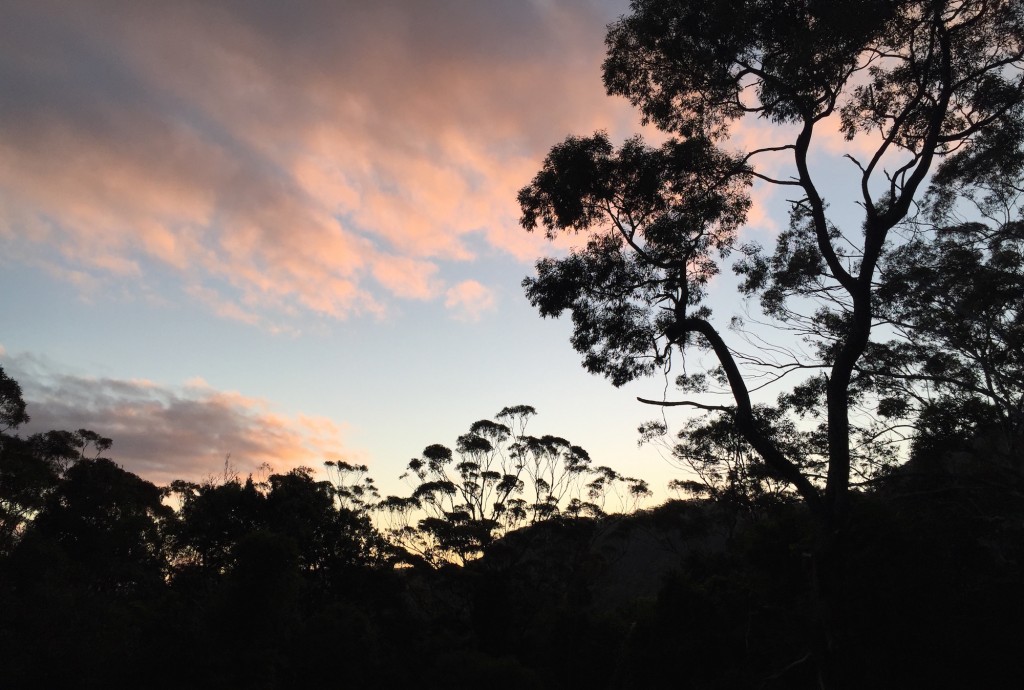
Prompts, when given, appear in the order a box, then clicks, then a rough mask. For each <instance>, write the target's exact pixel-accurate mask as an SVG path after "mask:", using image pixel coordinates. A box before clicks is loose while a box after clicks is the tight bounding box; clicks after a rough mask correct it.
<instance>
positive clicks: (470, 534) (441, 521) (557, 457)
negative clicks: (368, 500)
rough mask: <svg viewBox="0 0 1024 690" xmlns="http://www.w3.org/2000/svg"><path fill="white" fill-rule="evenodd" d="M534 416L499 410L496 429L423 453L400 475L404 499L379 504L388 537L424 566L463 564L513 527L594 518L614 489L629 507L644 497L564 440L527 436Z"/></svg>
mask: <svg viewBox="0 0 1024 690" xmlns="http://www.w3.org/2000/svg"><path fill="white" fill-rule="evenodd" d="M535 414H536V410H534V408H532V407H530V406H529V405H515V406H512V407H505V408H503V409H502V410H501V411H500V412H498V414H497V415H496V416H495V419H496V420H497V421H492V420H489V419H483V420H480V421H477V422H474V423H473V424H472V425H471V426H470V429H469V433H466V434H463V435H462V436H459V438H458V440H457V442H456V445H455V452H454V453H453V452H452V450H451V449H450V448H448V447H446V446H443V445H440V444H433V445H430V446H427V447H426V448H425V449H424V450H423V456H422V457H421V458H413V459H412V460H411V461H410V462H409V465H408V471H407V472H406V473H405V474H404V475H402V477H403V478H406V479H410V480H412V481H413V482H414V483H415V488H414V490H413V493H412V495H411V496H409V497H405V498H403V497H397V496H388V497H387V498H386V499H384V500H383V501H382V502H381V503H380V504H379V507H380V508H381V509H383V511H384V514H385V516H387V518H388V519H389V520H390V521H391V522H392V526H391V527H390V528H389V529H388V534H389V535H390V537H391V538H392V539H393V540H394V541H396V542H397V543H398V544H400V545H402V546H403V547H404V548H406V549H408V550H411V551H413V552H415V553H418V554H420V555H422V556H424V557H426V558H427V559H428V560H429V561H430V562H432V563H435V564H440V563H444V562H449V561H452V560H456V561H462V562H465V561H466V560H468V559H470V558H473V557H475V556H477V555H478V554H479V552H480V550H481V549H482V548H484V547H485V546H487V545H488V544H489V543H490V542H491V541H493V540H494V539H495V538H496V537H498V536H500V535H502V534H505V533H507V532H509V531H511V530H513V529H516V528H517V527H521V526H525V525H529V524H534V523H536V522H540V521H543V520H547V519H551V518H553V517H557V516H560V515H563V514H564V515H567V516H570V517H578V516H580V515H583V514H590V515H593V516H597V515H600V514H602V513H603V511H602V508H601V505H600V504H601V503H602V502H603V501H602V499H603V497H604V496H605V494H606V493H608V492H609V490H611V491H612V492H614V491H616V490H617V488H618V486H620V485H624V486H625V487H626V491H627V493H628V495H630V496H631V497H633V498H634V499H637V500H639V498H642V497H644V496H646V495H648V494H649V492H648V491H647V485H646V483H644V482H643V481H641V480H638V479H633V478H631V477H622V476H621V475H619V474H618V473H616V472H615V471H614V470H611V469H610V468H607V467H597V468H593V467H592V466H591V461H590V456H589V455H588V454H587V452H586V451H585V450H584V449H582V448H580V447H579V446H575V445H573V444H571V443H570V442H569V441H567V440H565V439H564V438H561V437H558V436H551V435H545V436H540V437H537V436H530V435H528V434H527V433H526V427H527V424H528V423H529V420H530V419H531V418H532V417H533V416H534V415H535ZM588 478H589V479H590V481H589V482H587V481H586V480H587V479H588ZM584 490H585V493H584ZM417 518H419V519H418V522H417V525H418V529H417V528H414V527H413V526H412V522H413V521H414V520H417Z"/></svg>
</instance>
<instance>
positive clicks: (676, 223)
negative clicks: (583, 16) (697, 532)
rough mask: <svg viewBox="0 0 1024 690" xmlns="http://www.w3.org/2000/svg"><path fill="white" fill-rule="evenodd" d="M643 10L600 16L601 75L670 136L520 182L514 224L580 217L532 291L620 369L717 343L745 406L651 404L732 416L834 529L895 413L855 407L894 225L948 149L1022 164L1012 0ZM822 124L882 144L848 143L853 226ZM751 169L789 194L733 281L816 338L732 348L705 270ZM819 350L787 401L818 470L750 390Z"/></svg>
mask: <svg viewBox="0 0 1024 690" xmlns="http://www.w3.org/2000/svg"><path fill="white" fill-rule="evenodd" d="M631 10H632V11H631V14H629V15H627V16H625V17H623V18H621V19H620V20H619V21H617V22H615V23H614V24H612V25H611V26H610V28H609V32H608V37H607V45H608V57H607V59H606V61H605V64H604V81H605V85H606V87H607V88H608V91H609V93H610V94H613V95H622V96H625V97H626V98H628V99H629V100H630V101H631V102H632V103H633V104H634V105H636V106H637V107H639V108H640V110H641V112H642V113H643V116H644V118H645V119H646V120H647V121H649V122H652V123H654V124H655V125H657V126H658V127H659V128H660V129H662V130H663V131H665V132H666V133H668V134H670V135H672V136H671V138H670V139H669V140H668V142H667V143H665V144H664V145H662V146H661V147H660V148H656V149H655V148H651V147H647V146H645V145H643V144H642V143H641V142H640V141H639V140H636V139H631V140H629V141H627V142H626V143H625V144H624V145H623V146H622V147H621V148H619V149H618V150H615V149H614V147H613V146H612V145H611V144H610V142H609V141H608V139H607V136H606V135H604V134H601V133H599V134H597V135H595V136H593V137H591V138H580V137H570V138H569V139H567V140H566V141H565V142H563V143H562V144H559V145H557V146H555V147H554V148H552V150H551V153H550V154H549V155H548V157H547V159H546V160H545V162H544V165H543V167H542V169H541V171H540V172H539V173H538V174H537V176H536V177H535V178H534V180H533V181H532V182H531V183H530V184H529V185H528V186H527V187H525V188H524V189H523V190H522V191H521V192H520V195H519V201H520V205H521V207H522V212H523V215H522V224H523V226H524V227H525V228H526V229H527V230H534V229H536V228H538V227H542V228H543V229H544V231H545V232H546V234H547V235H548V236H549V237H554V236H556V235H559V234H561V233H580V232H583V233H586V234H587V242H586V245H585V247H584V248H582V249H576V250H573V251H572V252H570V253H569V255H568V256H566V257H563V258H550V259H542V260H540V261H539V262H538V263H537V275H536V277H534V278H528V279H527V280H526V281H524V287H525V289H526V294H527V296H528V297H529V299H530V301H531V302H532V303H533V305H534V306H536V307H537V308H538V310H539V311H540V313H541V315H543V316H558V315H560V314H561V313H563V312H565V311H569V312H570V313H571V314H572V319H573V325H574V331H573V336H572V344H573V346H574V347H575V348H576V349H577V350H578V351H579V352H580V353H581V354H582V355H583V364H584V366H585V367H586V368H587V369H588V370H590V371H593V372H596V373H601V374H603V375H605V376H607V377H608V378H609V379H611V381H612V383H614V384H616V385H621V384H623V383H625V382H627V381H629V380H632V379H634V378H636V377H638V376H643V375H647V374H650V373H653V372H654V371H657V370H658V369H659V368H667V366H668V364H669V363H670V362H671V360H672V357H673V355H676V356H678V355H684V354H685V353H686V352H687V351H688V350H691V349H692V348H693V347H697V348H700V349H705V350H710V351H712V352H713V355H714V357H715V359H716V360H717V367H715V368H714V370H713V372H712V373H714V374H715V378H716V379H717V380H718V381H720V382H721V383H722V384H723V385H724V387H725V388H726V390H727V391H728V392H729V393H730V395H731V398H732V404H730V405H712V404H708V403H705V402H701V401H699V400H683V401H661V402H660V403H659V402H658V401H651V402H654V403H655V404H662V405H670V406H671V405H682V406H688V407H693V408H697V409H704V410H706V411H712V412H721V413H725V414H727V415H728V416H729V418H730V419H731V420H732V421H733V423H734V425H735V428H736V429H737V431H738V432H739V433H740V434H741V435H742V436H743V438H744V440H745V443H746V444H747V445H749V447H750V448H752V449H753V450H754V451H756V453H757V455H758V456H760V458H761V459H762V460H763V461H764V462H765V463H766V465H767V466H768V467H769V468H770V471H771V473H772V474H773V475H774V476H776V477H779V478H782V479H784V480H785V481H786V482H787V483H788V484H790V485H791V486H792V487H793V488H794V489H795V490H796V491H797V492H798V493H799V494H800V495H801V497H802V498H803V499H804V501H805V503H806V504H807V505H808V506H809V508H810V509H811V510H812V512H813V513H814V514H815V515H816V516H817V519H818V520H819V522H820V523H821V524H822V525H823V526H826V527H827V528H828V530H833V529H835V528H841V527H842V525H843V524H844V523H845V520H846V512H847V506H848V502H849V493H850V484H851V475H852V474H853V473H854V472H860V473H862V474H863V475H864V476H865V477H868V478H870V477H871V476H874V471H875V470H876V469H877V467H861V462H862V460H864V459H865V458H867V459H869V460H871V461H872V462H876V463H877V462H878V461H877V459H872V458H871V454H872V453H873V452H874V451H876V450H879V449H880V448H884V443H881V442H879V439H880V437H881V436H884V434H885V432H886V427H885V425H884V424H877V423H876V422H875V421H874V420H873V419H872V418H871V417H867V418H866V421H864V420H862V419H861V418H860V417H859V416H858V414H859V413H858V411H859V410H861V409H862V408H863V405H864V403H865V395H866V394H867V393H868V392H869V391H871V390H873V389H872V385H873V384H872V382H871V381H870V380H869V377H867V376H863V377H861V376H860V373H859V372H860V367H861V366H862V365H867V366H871V362H870V357H871V356H872V354H873V352H872V345H871V342H872V341H871V338H872V329H873V328H874V327H875V326H877V324H878V323H879V321H881V320H884V319H885V314H884V313H883V312H882V310H881V308H880V306H879V305H880V304H881V303H882V297H881V295H880V292H879V289H880V287H879V281H878V280H877V278H878V275H879V271H880V270H882V267H883V266H893V267H895V266H896V265H897V264H895V263H886V257H887V253H888V252H890V251H891V246H890V244H888V242H889V240H890V239H891V235H892V232H891V231H892V230H893V229H894V228H895V227H897V226H898V225H899V224H900V223H901V222H903V221H904V219H905V218H906V216H907V214H908V212H909V210H910V209H911V208H912V206H913V205H914V204H915V202H916V201H918V200H919V199H920V198H921V194H922V192H923V189H924V185H925V184H926V180H927V179H928V176H929V174H930V173H931V172H933V171H934V170H935V169H936V164H940V165H939V167H938V171H939V174H940V180H939V183H940V184H941V183H945V184H956V183H957V181H958V180H959V181H961V182H962V181H963V180H965V179H967V178H968V177H970V178H971V179H975V180H979V179H984V180H991V179H993V177H994V176H993V175H992V171H994V170H996V169H1004V170H1012V169H1016V168H1015V167H1014V166H1016V167H1017V168H1019V167H1020V153H1019V150H1020V149H1019V146H1018V144H1019V142H1020V140H1021V132H1022V131H1024V125H1022V124H1021V123H1022V121H1024V98H1022V96H1024V16H1022V12H1021V11H1020V6H1019V3H1016V2H1010V1H1001V2H1000V1H997V2H987V1H983V0H964V1H961V2H953V1H942V2H931V1H930V0H929V1H928V2H925V1H924V0H900V1H897V2H892V1H889V0H855V1H852V2H830V1H825V0H822V1H814V2H803V1H802V0H801V1H799V2H798V1H793V2H789V1H786V2H772V3H766V2H763V1H762V0H720V1H716V2H709V3H689V2H672V1H669V2H666V1H664V0H634V1H633V2H632V3H631ZM753 117H756V118H759V119H760V120H762V121H764V122H766V123H770V124H771V125H773V126H775V129H776V132H777V136H778V137H779V138H781V139H782V140H783V143H781V144H779V145H775V146H765V147H762V148H755V149H751V150H747V151H743V152H739V153H727V152H726V149H725V146H726V144H727V143H728V145H730V146H735V145H736V140H735V139H733V140H728V137H729V135H730V132H731V131H733V130H734V125H735V124H736V123H737V122H738V121H740V120H741V119H743V118H748V120H747V121H748V122H749V119H750V118H753ZM744 124H746V123H744ZM829 129H831V130H832V131H841V132H842V133H843V135H844V136H845V138H846V139H847V140H854V139H857V140H858V142H864V144H865V145H867V146H870V147H871V151H870V153H868V154H867V156H866V157H860V158H858V157H857V156H860V155H861V154H857V155H854V154H853V153H851V154H850V155H848V156H847V158H848V159H849V160H850V163H851V164H852V166H853V169H854V170H855V172H856V174H857V175H858V177H859V180H857V181H856V183H855V184H854V185H853V186H852V188H851V192H852V198H853V200H855V201H856V203H857V204H858V205H859V206H860V208H861V212H862V217H861V220H860V222H859V223H856V224H854V225H853V226H852V227H850V226H849V225H848V224H847V223H845V222H843V218H842V217H841V216H839V215H833V214H832V213H831V212H830V211H829V208H828V205H827V204H826V202H825V200H824V198H823V196H822V192H821V191H820V185H821V184H822V179H821V177H820V176H819V175H817V174H816V173H814V172H813V171H812V169H811V166H810V160H811V157H812V154H813V152H814V149H812V141H815V140H816V137H820V136H822V133H823V132H825V131H828V130H829ZM774 137H775V134H773V138H774ZM727 140H728V141H727ZM1007 143H1010V144H1013V145H1012V146H1009V147H1007V146H1006V144H1007ZM851 151H853V149H851ZM777 154H783V155H785V156H786V157H788V158H789V160H790V161H791V171H792V174H791V176H789V177H775V176H772V175H771V174H769V173H768V172H766V171H767V170H768V169H769V168H767V167H766V164H763V163H762V161H764V160H765V159H766V158H770V157H771V156H773V155H774V156H775V157H776V158H777V157H778V156H777ZM753 183H758V184H769V185H777V186H783V187H785V188H786V189H788V190H790V191H792V192H793V193H795V195H796V196H795V198H794V199H793V201H792V211H791V216H790V227H789V229H788V230H787V231H784V232H782V233H780V235H779V236H778V239H777V243H776V247H775V250H774V252H773V253H765V252H764V250H762V249H761V248H759V247H757V246H754V245H744V246H742V247H741V249H742V255H743V256H742V259H741V261H740V262H739V263H738V264H737V266H736V270H737V271H738V272H739V274H740V276H741V277H742V279H743V285H742V290H743V291H744V292H745V293H746V294H749V295H760V297H761V305H762V309H763V311H764V313H765V314H766V315H767V316H768V317H770V318H771V319H773V320H774V322H775V324H776V325H777V326H779V327H781V328H782V329H784V330H788V331H791V332H792V331H795V332H796V333H797V334H799V335H802V336H804V337H805V338H806V339H807V340H808V341H809V342H810V344H811V345H812V346H813V349H814V356H813V357H807V356H803V355H797V356H795V358H794V359H792V360H786V361H781V362H780V361H776V360H775V359H773V358H772V357H770V356H766V355H765V354H764V353H763V352H753V353H748V354H741V353H739V352H738V351H737V350H736V348H735V347H734V346H732V345H730V344H729V343H728V342H727V339H726V336H725V335H723V331H722V330H721V327H720V326H719V325H717V324H716V322H715V321H714V320H713V315H712V313H711V310H710V307H709V305H708V302H707V299H706V297H707V295H706V285H707V281H708V280H709V279H710V278H711V277H712V276H713V275H715V274H716V273H718V272H719V271H720V270H721V268H720V266H721V262H722V260H723V259H724V257H725V256H726V255H727V254H728V253H729V252H730V250H733V249H735V248H736V233H737V230H738V229H739V228H740V227H741V226H742V225H743V223H744V221H745V219H746V212H747V210H748V208H749V203H750V196H749V195H750V187H751V185H752V184H753ZM807 369H818V370H820V371H821V374H820V375H819V376H814V377H812V378H811V379H809V380H808V381H806V382H805V383H803V384H800V385H798V386H797V387H796V388H795V389H794V392H793V394H788V395H784V396H783V397H782V398H780V404H779V407H780V408H781V409H783V410H785V411H787V413H789V414H794V415H796V416H797V417H803V418H806V419H812V420H813V419H817V420H819V421H818V423H819V424H820V426H819V429H820V431H821V434H822V441H823V442H824V444H823V452H824V458H825V468H824V477H820V478H819V477H818V476H817V475H816V473H815V472H813V471H808V466H809V463H808V458H806V457H804V456H802V455H800V453H799V452H798V451H799V450H800V449H799V447H797V448H793V447H789V448H787V447H784V445H782V444H780V443H779V442H778V439H777V438H775V437H774V436H773V434H772V433H771V432H770V430H769V429H768V428H767V427H766V426H765V425H764V424H763V423H762V422H761V420H760V413H759V412H758V409H757V408H756V406H755V405H754V403H753V402H752V400H751V390H752V387H751V382H752V381H753V380H754V379H752V378H751V377H752V376H757V375H759V372H760V375H765V374H766V375H767V376H768V377H769V378H770V379H775V380H778V379H780V378H782V377H783V376H786V375H788V374H790V373H792V372H799V371H804V370H807ZM688 373H691V374H692V372H688ZM758 385H759V386H760V385H761V384H758ZM863 448H869V449H870V450H871V451H872V452H870V453H869V452H859V449H863ZM883 464H885V463H883ZM810 465H813V463H810Z"/></svg>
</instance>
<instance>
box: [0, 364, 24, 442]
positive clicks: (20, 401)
mask: <svg viewBox="0 0 1024 690" xmlns="http://www.w3.org/2000/svg"><path fill="white" fill-rule="evenodd" d="M27 422H28V414H26V412H25V399H24V398H23V397H22V392H21V386H20V385H19V384H18V382H17V381H15V380H14V379H12V378H10V377H9V376H8V375H7V374H6V373H5V372H4V368H3V367H0V434H5V433H7V432H8V431H10V430H11V429H17V428H18V427H19V426H21V425H22V424H25V423H27ZM2 444H3V437H2V436H0V448H2V447H3V445H2Z"/></svg>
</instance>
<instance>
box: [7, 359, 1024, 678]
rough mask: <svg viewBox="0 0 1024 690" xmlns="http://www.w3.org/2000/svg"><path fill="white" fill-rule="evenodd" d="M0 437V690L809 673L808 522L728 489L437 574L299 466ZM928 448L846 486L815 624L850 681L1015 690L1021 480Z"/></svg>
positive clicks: (982, 442) (577, 516)
mask: <svg viewBox="0 0 1024 690" xmlns="http://www.w3.org/2000/svg"><path fill="white" fill-rule="evenodd" d="M0 378H2V381H3V383H4V385H5V389H6V391H7V392H8V393H17V388H16V384H14V382H13V381H11V380H10V379H7V378H5V377H2V376H0ZM4 401H5V408H4V412H5V422H7V423H8V424H6V425H5V426H9V423H10V422H12V421H19V419H20V418H23V417H24V414H23V412H24V408H23V407H19V406H18V404H17V399H16V398H12V397H11V396H10V395H9V396H7V397H6V398H5V399H4ZM12 401H13V402H12ZM19 410H20V418H19ZM0 443H2V446H0V528H2V533H0V536H2V542H0V660H2V663H0V685H2V686H3V687H5V688H40V687H47V688H60V687H68V688H71V687H73V688H109V687H147V688H164V687H166V688H179V687H183V686H184V687H194V688H205V687H210V688H214V687H216V688H224V687H252V688H289V687H294V688H303V687H328V686H330V687H335V686H337V687H409V686H414V687H424V688H480V687H486V688H516V689H524V688H567V687H568V688H577V687H578V688H659V687H676V688H753V687H765V688H773V687H775V688H804V687H807V688H810V687H817V686H818V684H819V674H818V670H817V667H816V664H815V662H814V650H815V645H816V643H817V642H816V641H817V640H818V637H819V630H818V626H819V625H820V611H819V610H818V608H817V607H818V606H819V599H818V597H816V596H815V593H814V592H813V591H812V587H813V584H814V583H815V581H816V580H815V577H814V573H813V572H812V570H813V568H814V566H815V560H814V559H813V558H812V553H813V550H814V549H815V548H816V527H815V522H814V519H813V515H812V514H811V513H810V512H809V511H808V510H807V509H806V507H805V506H804V505H802V504H801V503H800V502H798V501H797V500H795V499H794V498H792V497H791V496H788V495H786V494H774V493H771V492H766V491H757V490H752V489H751V486H752V485H751V484H750V483H749V482H748V483H747V485H746V486H747V487H748V488H747V489H743V488H741V487H740V485H738V484H733V485H732V487H731V489H730V490H725V491H722V490H720V491H719V492H718V493H717V494H716V498H701V499H693V500H688V501H672V502H668V503H666V504H664V505H661V506H659V507H657V508H654V509H652V510H645V511H637V512H634V513H632V514H629V515H621V514H619V515H603V514H599V513H598V514H596V516H593V515H588V514H584V513H583V512H582V511H558V510H552V511H548V513H547V514H545V515H544V516H543V517H540V518H538V519H536V520H532V521H531V520H526V521H525V523H524V524H525V525H526V526H523V527H520V528H518V529H515V530H512V531H508V532H503V531H500V530H497V527H496V526H494V527H495V529H496V530H497V531H496V532H495V534H496V535H497V536H496V538H494V539H493V540H489V541H487V543H485V544H482V545H479V548H478V551H477V553H475V554H474V556H475V557H472V558H471V557H469V556H468V555H467V557H466V559H465V560H466V562H465V564H464V565H454V564H450V563H449V564H444V563H443V561H441V560H437V561H434V562H431V561H430V560H429V559H427V558H424V557H423V555H422V554H421V553H413V552H412V551H409V550H407V549H406V548H403V547H402V546H401V545H400V544H399V543H397V542H396V541H395V540H388V539H386V538H385V536H384V535H382V534H381V533H380V532H379V531H378V530H377V529H376V528H375V527H374V526H373V525H372V524H371V522H370V520H369V517H368V514H369V508H370V505H371V504H370V503H369V502H368V501H354V500H353V490H352V486H353V484H352V483H345V482H340V481H338V482H334V483H332V482H330V481H318V480H316V479H315V478H314V477H313V476H312V474H311V472H309V471H307V470H302V469H300V470H295V471H292V472H289V473H287V474H271V475H270V476H269V477H267V478H266V479H265V480H263V481H254V480H253V478H252V477H249V478H246V479H241V478H236V477H231V476H226V477H221V478H218V479H211V480H209V481H207V482H204V483H202V484H192V483H187V482H175V483H173V484H172V485H171V486H169V487H164V488H159V487H156V486H154V485H153V484H151V483H149V482H147V481H145V480H143V479H140V478H139V477H137V476H136V475H134V474H132V473H130V472H127V471H125V470H124V469H122V468H121V467H119V466H118V465H116V464H115V463H113V462H111V461H110V460H107V459H104V458H103V457H102V453H103V452H104V451H106V450H107V449H108V448H109V445H110V442H109V441H108V440H107V439H103V438H101V437H99V436H98V435H96V434H92V433H90V432H87V431H84V430H83V431H79V432H74V433H68V432H51V433H47V434H39V435H34V436H30V437H28V438H21V437H19V436H17V435H15V434H14V433H13V430H11V429H8V433H4V434H2V435H0ZM945 443H946V445H947V450H946V451H944V452H940V451H937V450H934V451H932V452H931V454H929V455H927V456H921V457H918V458H916V459H915V461H914V462H913V463H910V464H909V465H907V466H906V467H905V468H903V469H902V470H900V471H896V472H894V473H892V474H891V475H890V476H889V477H888V478H887V479H886V480H884V481H879V482H877V483H876V484H874V485H873V487H872V488H871V489H870V490H864V491H861V492H858V493H856V494H855V495H854V499H853V501H852V505H851V521H850V527H849V529H848V530H847V531H846V532H845V533H844V536H843V540H844V543H843V545H842V546H843V548H842V549H841V551H840V552H839V553H840V555H839V556H838V558H839V559H840V562H839V563H836V564H835V568H836V571H837V572H840V573H842V576H841V578H839V579H838V580H837V581H836V582H834V583H833V585H832V586H833V587H835V588H836V591H835V592H833V593H832V600H833V601H838V602H839V605H838V606H836V607H834V608H833V609H832V611H831V615H833V616H834V617H835V618H836V620H834V621H832V625H831V629H832V630H833V631H838V634H839V635H841V636H842V639H841V645H839V647H838V648H839V649H841V650H842V655H841V657H840V658H839V659H837V660H835V663H837V664H838V671H839V673H840V674H841V676H842V677H843V678H844V679H845V681H846V682H847V683H849V685H850V686H851V687H871V688H889V687H892V688H907V687H929V688H940V687H1012V686H1014V685H1016V683H1018V682H1019V681H1020V680H1021V679H1024V644H1022V636H1021V635H1020V622H1021V621H1022V620H1024V596H1022V595H1021V584H1022V583H1024V474H1022V473H1021V470H1020V467H1019V466H1010V465H1009V464H1008V463H1007V460H1008V458H1010V457H1014V456H1011V455H1007V450H1008V448H1007V447H1005V446H1002V447H994V446H993V445H992V443H993V438H992V437H978V438H975V439H973V440H971V439H962V443H960V444H959V446H957V445H955V444H951V442H950V439H948V438H947V439H946V440H945ZM1015 457H1017V458H1019V455H1017V456H1015ZM337 465H338V463H334V464H333V466H334V467H337ZM353 469H354V470H358V469H359V468H353ZM357 473H358V472H357ZM360 485H361V486H364V487H365V486H368V483H367V482H366V481H365V480H363V481H362V482H361V483H360ZM719 488H720V489H721V488H722V487H719ZM355 493H356V494H360V493H361V492H358V491H357V492H355ZM421 495H422V494H421ZM422 524H423V525H430V523H429V522H423V523H422ZM474 529H476V530H477V533H478V531H479V529H480V526H479V525H477V526H476V527H475V528H474ZM424 538H426V535H425V536H424ZM454 557H455V555H454V554H453V558H454ZM456 560H457V559H456Z"/></svg>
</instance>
